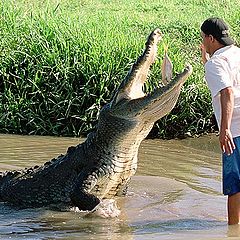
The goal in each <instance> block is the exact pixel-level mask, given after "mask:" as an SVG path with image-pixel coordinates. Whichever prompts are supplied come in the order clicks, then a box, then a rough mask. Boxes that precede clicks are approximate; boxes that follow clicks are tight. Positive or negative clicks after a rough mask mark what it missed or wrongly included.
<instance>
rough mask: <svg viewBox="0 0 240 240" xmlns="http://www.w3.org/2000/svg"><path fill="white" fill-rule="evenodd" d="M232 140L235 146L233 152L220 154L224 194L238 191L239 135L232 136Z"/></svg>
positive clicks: (239, 165)
mask: <svg viewBox="0 0 240 240" xmlns="http://www.w3.org/2000/svg"><path fill="white" fill-rule="evenodd" d="M233 141H234V143H235V146H236V148H235V149H234V151H233V154H231V155H229V156H228V155H227V154H225V153H223V154H222V160H223V194H224V195H233V194H235V193H237V192H240V137H236V138H234V139H233Z"/></svg>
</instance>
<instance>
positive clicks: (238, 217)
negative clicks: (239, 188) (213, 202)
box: [228, 192, 240, 225]
mask: <svg viewBox="0 0 240 240" xmlns="http://www.w3.org/2000/svg"><path fill="white" fill-rule="evenodd" d="M239 223H240V192H238V193H235V194H233V195H230V196H228V224H229V225H233V224H239Z"/></svg>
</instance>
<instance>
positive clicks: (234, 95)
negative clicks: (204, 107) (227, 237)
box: [201, 18, 240, 225]
mask: <svg viewBox="0 0 240 240" xmlns="http://www.w3.org/2000/svg"><path fill="white" fill-rule="evenodd" d="M201 36H202V45H201V52H202V60H203V63H204V64H205V78H206V81H207V84H208V87H209V89H210V91H211V95H212V103H213V108H214V113H215V116H216V119H217V122H218V126H219V131H220V133H219V141H220V146H221V149H222V159H223V193H224V195H228V224H230V225H232V224H238V223H240V48H238V47H236V46H234V41H233V40H232V39H231V38H230V37H229V28H228V26H227V24H226V23H225V22H224V21H223V20H222V19H220V18H209V19H207V20H205V21H204V22H203V24H202V26H201Z"/></svg>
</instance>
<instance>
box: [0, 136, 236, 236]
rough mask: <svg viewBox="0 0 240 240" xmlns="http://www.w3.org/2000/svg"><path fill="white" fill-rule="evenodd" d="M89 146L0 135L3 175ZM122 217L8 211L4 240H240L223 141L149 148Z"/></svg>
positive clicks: (144, 147) (1, 220)
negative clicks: (229, 208) (230, 217)
mask: <svg viewBox="0 0 240 240" xmlns="http://www.w3.org/2000/svg"><path fill="white" fill-rule="evenodd" d="M82 141H84V139H78V138H62V137H59V138H56V137H39V136H19V135H0V171H5V170H10V169H21V168H25V167H30V166H34V165H39V164H41V163H44V162H45V161H47V160H50V159H52V158H53V157H56V156H58V155H60V154H62V153H63V154H64V153H65V152H66V149H67V148H68V147H69V146H72V145H77V144H78V143H79V142H82ZM117 204H118V206H119V208H120V209H121V214H120V216H119V217H116V218H110V219H108V218H107V219H104V218H100V217H96V216H91V215H89V216H87V217H86V216H82V215H81V214H80V213H78V212H73V211H72V212H58V211H53V210H49V209H45V208H39V209H23V210H16V209H12V208H10V207H9V206H6V205H5V204H3V203H0V239H81V240H84V239H99V240H106V239H113V240H114V239H121V240H125V239H126V240H131V239H137V240H148V239H164V240H165V239H174V240H175V239H184V240H186V239H204V240H209V239H240V227H238V226H231V227H228V225H227V221H226V197H224V196H223V195H222V194H221V160H220V149H219V146H218V139H217V136H215V135H207V136H203V137H200V138H188V139H184V140H144V141H143V143H142V144H141V146H140V150H139V163H138V171H137V173H136V175H135V176H134V177H133V178H132V180H131V182H130V186H129V190H128V194H127V196H125V197H122V198H119V199H117Z"/></svg>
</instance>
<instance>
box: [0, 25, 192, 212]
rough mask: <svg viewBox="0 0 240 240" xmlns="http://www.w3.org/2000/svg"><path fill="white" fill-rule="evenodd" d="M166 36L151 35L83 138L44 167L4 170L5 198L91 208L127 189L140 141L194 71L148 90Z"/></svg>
mask: <svg viewBox="0 0 240 240" xmlns="http://www.w3.org/2000/svg"><path fill="white" fill-rule="evenodd" d="M161 39H162V34H161V31H160V30H159V29H158V28H157V29H155V30H154V31H152V32H151V34H150V35H149V36H148V38H147V41H146V44H145V49H144V50H143V53H142V54H141V55H140V57H139V58H138V59H137V60H136V62H135V63H134V64H133V65H132V66H131V68H130V70H129V71H128V73H127V75H126V77H125V79H124V80H123V81H122V83H121V84H120V86H119V87H118V88H117V90H116V92H115V94H113V97H112V99H111V101H110V102H109V103H107V104H106V105H104V106H103V107H102V109H101V111H100V113H99V116H98V122H97V126H96V127H95V129H94V130H93V131H92V132H91V133H90V134H88V136H87V137H86V140H85V141H84V142H81V143H79V144H78V145H76V146H71V147H69V148H68V149H67V151H66V153H65V155H61V156H58V157H57V158H54V159H52V160H50V161H48V162H46V163H45V164H42V165H41V166H35V167H31V168H26V169H23V170H18V171H17V170H16V171H5V172H2V173H1V174H0V202H4V203H6V204H10V205H13V206H18V207H22V208H29V207H31V208H32V207H48V206H59V205H61V206H69V207H71V206H72V207H78V209H80V210H83V211H86V210H87V211H91V210H93V209H95V208H96V206H98V205H99V204H100V203H101V202H102V201H103V200H104V199H112V198H114V197H115V196H121V195H123V194H124V193H126V188H127V185H128V183H129V181H130V179H131V177H132V176H133V175H134V174H135V172H136V169H137V163H138V149H139V146H140V143H141V142H142V141H143V139H145V138H146V136H147V135H148V134H149V132H150V130H151V129H152V127H153V125H154V122H156V121H157V120H158V119H160V118H162V117H163V116H165V115H166V114H168V113H169V112H170V111H171V110H172V109H173V107H174V106H175V104H176V101H177V99H178V97H179V94H180V92H181V87H182V85H183V84H184V82H185V81H186V79H187V78H188V77H189V75H190V74H191V73H192V67H191V65H189V64H187V65H186V67H185V68H184V69H183V70H182V72H181V73H178V74H176V76H175V77H174V78H172V79H167V80H168V81H167V82H166V84H160V85H159V86H158V87H156V88H155V89H154V90H153V91H150V92H146V91H144V90H143V88H144V84H145V83H146V81H147V79H148V75H149V70H150V67H151V65H152V64H153V63H154V62H155V60H156V58H157V45H158V43H159V42H160V40H161ZM166 69H169V68H166ZM171 71H172V69H171ZM162 75H163V76H165V75H166V76H167V75H169V74H162Z"/></svg>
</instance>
